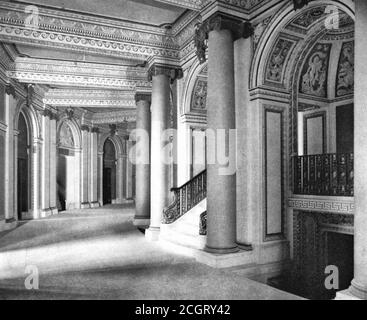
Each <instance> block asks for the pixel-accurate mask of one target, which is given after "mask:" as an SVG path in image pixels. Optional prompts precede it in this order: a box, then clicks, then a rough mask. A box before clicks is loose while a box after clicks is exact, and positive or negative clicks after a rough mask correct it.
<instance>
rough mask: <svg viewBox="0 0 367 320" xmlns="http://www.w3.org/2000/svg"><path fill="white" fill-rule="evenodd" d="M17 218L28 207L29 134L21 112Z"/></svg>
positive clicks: (22, 215)
mask: <svg viewBox="0 0 367 320" xmlns="http://www.w3.org/2000/svg"><path fill="white" fill-rule="evenodd" d="M18 130H19V135H18V154H17V167H18V179H17V180H18V181H17V187H18V219H19V220H22V219H23V218H24V215H25V214H27V213H28V209H29V192H28V190H29V187H30V185H29V168H30V165H29V154H28V152H29V134H28V127H27V123H26V120H25V118H24V116H23V114H22V113H20V114H19V120H18Z"/></svg>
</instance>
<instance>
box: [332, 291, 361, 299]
mask: <svg viewBox="0 0 367 320" xmlns="http://www.w3.org/2000/svg"><path fill="white" fill-rule="evenodd" d="M334 300H361V299H359V298H358V297H356V296H354V295H353V294H352V293H351V292H350V290H349V289H347V290H343V291H339V292H337V293H336V297H335V299H334Z"/></svg>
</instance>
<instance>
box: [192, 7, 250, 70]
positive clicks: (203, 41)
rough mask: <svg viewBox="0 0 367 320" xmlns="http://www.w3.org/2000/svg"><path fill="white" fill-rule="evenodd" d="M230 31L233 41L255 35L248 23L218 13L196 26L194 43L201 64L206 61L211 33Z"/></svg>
mask: <svg viewBox="0 0 367 320" xmlns="http://www.w3.org/2000/svg"><path fill="white" fill-rule="evenodd" d="M213 30H216V31H219V30H230V31H231V32H232V36H233V40H234V41H235V40H237V39H240V38H244V39H247V38H249V37H251V36H252V35H253V33H254V28H253V26H252V25H251V23H250V22H248V21H243V20H241V19H239V18H237V17H233V16H228V15H225V14H221V13H216V14H214V15H213V16H211V17H210V18H209V19H207V20H205V21H204V22H203V23H198V24H197V25H196V26H195V36H194V42H195V47H196V56H197V57H198V59H199V61H200V63H204V62H205V61H206V50H207V48H208V39H209V32H210V31H213Z"/></svg>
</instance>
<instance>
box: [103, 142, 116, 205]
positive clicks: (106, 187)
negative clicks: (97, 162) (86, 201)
mask: <svg viewBox="0 0 367 320" xmlns="http://www.w3.org/2000/svg"><path fill="white" fill-rule="evenodd" d="M114 199H116V149H115V146H114V144H113V142H112V141H111V140H110V139H107V140H106V142H105V144H104V146H103V204H111V203H112V201H113V200H114Z"/></svg>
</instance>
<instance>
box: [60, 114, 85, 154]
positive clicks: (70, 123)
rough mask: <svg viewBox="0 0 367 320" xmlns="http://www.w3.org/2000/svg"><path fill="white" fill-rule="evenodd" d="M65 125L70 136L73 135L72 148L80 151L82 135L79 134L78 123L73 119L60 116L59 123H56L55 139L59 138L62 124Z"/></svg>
mask: <svg viewBox="0 0 367 320" xmlns="http://www.w3.org/2000/svg"><path fill="white" fill-rule="evenodd" d="M64 123H65V124H67V125H68V127H69V128H70V130H71V132H72V134H73V139H74V147H75V148H76V149H81V147H82V134H81V130H80V127H79V124H78V122H77V121H76V120H75V119H73V118H72V119H69V118H68V117H67V116H66V114H64V115H62V116H61V117H60V119H59V121H58V122H57V129H56V132H57V137H59V135H60V130H61V127H62V125H63V124H64Z"/></svg>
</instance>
